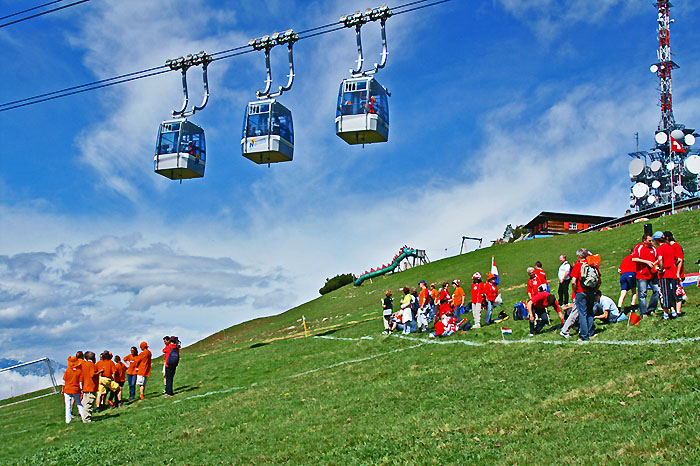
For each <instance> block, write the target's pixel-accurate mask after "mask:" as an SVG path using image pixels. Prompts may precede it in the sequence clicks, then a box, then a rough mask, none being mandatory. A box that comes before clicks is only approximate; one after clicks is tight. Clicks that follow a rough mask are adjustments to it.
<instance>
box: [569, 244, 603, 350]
mask: <svg viewBox="0 0 700 466" xmlns="http://www.w3.org/2000/svg"><path fill="white" fill-rule="evenodd" d="M588 256H590V253H589V252H588V250H587V249H586V248H579V249H578V250H577V251H576V257H577V258H578V261H577V262H576V264H574V266H573V268H572V269H571V288H572V295H573V296H574V303H576V309H578V324H579V337H580V339H581V341H588V340H590V339H591V338H595V337H596V335H595V330H594V327H593V304H594V301H595V296H594V293H595V290H597V289H598V288H599V287H600V270H599V269H598V265H597V264H595V263H590V261H588V260H587V258H588ZM596 276H597V283H595V281H596V280H595V277H596Z"/></svg>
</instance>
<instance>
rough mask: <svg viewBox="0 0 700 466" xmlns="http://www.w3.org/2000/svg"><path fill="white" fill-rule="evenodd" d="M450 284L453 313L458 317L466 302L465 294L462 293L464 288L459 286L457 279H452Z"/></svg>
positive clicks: (462, 312) (462, 311)
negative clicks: (452, 288) (452, 289)
mask: <svg viewBox="0 0 700 466" xmlns="http://www.w3.org/2000/svg"><path fill="white" fill-rule="evenodd" d="M452 286H454V288H455V289H454V291H453V292H452V303H451V304H452V309H453V314H454V316H455V317H456V318H458V319H459V316H460V315H461V314H464V305H465V304H466V302H467V295H466V294H465V293H464V288H462V287H461V286H459V280H458V279H456V278H455V279H454V280H452Z"/></svg>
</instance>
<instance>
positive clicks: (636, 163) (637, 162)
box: [629, 159, 646, 177]
mask: <svg viewBox="0 0 700 466" xmlns="http://www.w3.org/2000/svg"><path fill="white" fill-rule="evenodd" d="M645 165H646V164H645V163H644V160H642V159H632V161H631V162H630V166H629V170H630V176H631V177H635V176H639V175H641V174H642V172H643V171H644V167H645Z"/></svg>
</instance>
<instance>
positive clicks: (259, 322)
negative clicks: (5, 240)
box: [0, 213, 700, 466]
mask: <svg viewBox="0 0 700 466" xmlns="http://www.w3.org/2000/svg"><path fill="white" fill-rule="evenodd" d="M654 229H655V230H656V229H661V230H665V229H670V230H672V231H674V233H675V235H676V238H677V239H678V240H679V241H680V242H681V244H683V246H684V248H685V253H686V258H687V261H688V262H689V263H691V264H692V263H694V262H695V260H696V259H697V258H699V257H700V241H698V236H699V231H700V214H698V213H682V214H677V215H675V216H673V217H665V218H663V219H657V220H655V221H654ZM641 230H642V227H641V225H632V226H627V227H622V228H619V229H615V230H612V231H606V232H600V233H586V234H578V235H572V236H564V237H556V238H548V239H537V240H533V241H526V242H521V243H516V244H508V245H502V246H496V247H492V248H488V249H484V250H481V251H476V252H473V253H470V254H465V255H462V256H458V257H453V258H449V259H445V260H442V261H438V262H434V263H431V264H428V265H426V266H422V267H418V268H415V269H411V270H408V271H405V272H401V273H397V274H392V275H388V276H384V277H381V278H379V279H375V280H373V282H372V283H369V282H366V283H365V284H363V285H362V286H361V287H358V288H355V287H353V286H352V285H350V286H346V287H343V288H341V289H339V290H336V291H334V292H331V293H329V294H328V295H325V296H323V297H321V298H318V299H316V300H313V301H311V302H309V303H306V304H304V305H303V306H300V307H298V308H295V309H292V310H290V311H288V312H286V313H284V314H281V315H278V316H274V317H269V318H265V319H256V320H254V321H251V322H247V323H244V324H241V325H238V326H235V327H232V328H229V329H226V330H225V332H224V331H222V332H219V333H217V334H215V335H212V336H210V337H209V338H207V339H205V340H203V341H201V342H199V343H197V344H195V345H193V346H191V347H188V348H186V349H184V350H183V352H182V362H181V364H180V367H179V368H178V373H177V376H176V379H175V386H176V395H175V397H174V398H172V399H167V400H166V399H164V398H162V397H161V396H160V392H161V388H162V387H161V386H160V381H159V376H154V377H152V380H150V386H149V387H148V390H147V396H146V400H144V401H140V402H136V403H133V404H129V405H128V406H127V407H125V408H123V409H120V410H111V411H109V412H107V413H105V414H97V415H96V416H95V417H94V419H95V422H94V423H93V424H91V425H83V424H80V423H73V424H70V425H66V424H64V423H63V404H62V398H61V397H59V396H55V397H46V398H41V399H39V400H34V401H29V402H26V403H22V404H19V405H14V406H11V407H6V408H0V442H2V445H3V448H2V451H0V463H2V464H20V463H21V464H42V465H45V464H70V463H75V464H88V463H94V462H97V461H102V462H104V461H109V462H110V463H115V464H121V463H127V462H129V463H136V464H281V463H289V464H338V465H344V466H345V465H355V464H357V465H360V464H536V463H541V464H553V463H557V464H561V463H563V464H695V463H696V462H697V460H696V458H697V457H698V456H699V454H700V451H699V450H700V429H699V428H698V422H697V412H698V410H699V408H700V400H699V397H700V393H699V392H698V387H699V386H700V384H698V376H700V373H699V372H700V371H699V369H698V364H697V358H698V356H697V355H698V346H699V345H700V342H698V341H692V342H686V343H674V344H664V345H652V344H641V345H612V344H600V342H595V343H590V344H587V345H579V344H577V343H575V342H571V341H566V342H563V343H562V344H543V343H541V341H557V342H559V341H561V338H560V337H559V335H558V334H557V333H556V332H553V333H548V334H544V335H538V336H537V337H535V338H534V339H533V340H535V342H534V343H520V344H511V345H502V344H497V343H489V342H490V341H493V340H500V338H501V337H500V330H499V328H498V326H491V327H486V328H483V329H481V330H478V331H471V332H467V333H465V334H460V335H456V336H453V337H450V339H447V340H449V341H455V342H457V343H454V344H434V343H432V342H430V341H429V340H428V339H427V338H425V337H422V336H412V338H411V339H403V338H399V337H397V336H391V337H383V336H381V335H380V332H381V329H382V324H381V317H380V316H381V310H380V307H379V300H380V297H381V296H382V294H383V290H386V289H392V290H398V289H399V288H400V287H402V286H404V285H409V286H414V285H415V284H417V283H418V281H419V280H420V279H425V280H427V281H429V282H430V281H443V280H451V279H453V278H460V279H463V280H465V281H469V280H468V277H469V276H471V274H472V273H473V272H475V271H480V272H481V273H482V274H483V273H485V272H486V271H487V270H488V269H489V266H490V260H491V255H494V256H496V261H497V264H498V267H499V271H500V273H501V286H500V288H501V290H502V291H503V296H504V301H505V304H504V306H505V308H506V309H507V310H510V309H511V307H512V304H513V303H514V302H516V301H518V300H520V299H522V298H523V297H524V295H525V289H524V282H525V280H526V278H527V275H526V273H525V268H526V267H527V266H528V265H531V264H533V263H534V262H535V261H536V260H541V261H542V262H543V263H544V266H545V270H547V272H548V273H549V276H550V278H552V277H554V275H555V273H556V269H557V267H558V256H559V254H561V253H565V254H567V255H568V256H569V257H570V258H572V257H574V253H575V251H576V249H577V248H578V247H581V246H583V247H587V248H589V249H591V250H592V251H594V252H595V253H600V254H601V255H602V257H603V262H602V271H603V287H602V289H603V292H604V293H605V294H607V295H609V296H611V297H612V298H613V299H614V300H617V297H618V295H619V284H618V275H617V266H618V264H619V262H620V261H621V259H622V257H623V256H624V255H625V254H626V252H627V251H628V250H629V248H630V247H631V246H633V245H634V244H636V243H637V242H638V239H639V237H640V236H641V235H640V233H641ZM416 246H420V245H416ZM388 253H390V252H388ZM687 269H688V271H689V272H693V271H695V270H696V269H695V266H688V267H687ZM687 291H688V294H689V303H688V304H687V305H686V308H685V310H686V311H687V314H686V316H685V317H683V318H682V319H678V320H676V321H671V322H660V321H658V320H651V319H649V320H645V321H643V322H642V323H641V324H640V325H639V326H638V327H632V326H630V328H627V327H626V326H625V325H624V324H615V325H608V326H602V330H603V331H602V334H601V335H600V337H599V338H598V340H605V341H616V342H619V341H648V340H651V339H660V340H664V341H665V340H669V339H675V338H683V337H686V338H687V337H690V338H692V337H698V336H700V308H699V307H698V301H699V298H700V292H698V289H697V288H695V287H692V288H689V289H687ZM302 315H304V316H305V317H306V319H307V324H308V325H309V332H310V334H312V335H321V334H323V335H326V336H328V337H333V338H338V339H333V340H331V339H320V338H303V328H302V325H301V321H300V319H301V316H302ZM507 326H509V327H512V328H513V336H512V337H510V339H512V340H518V339H521V338H526V335H527V334H528V333H529V330H528V327H527V323H526V322H522V321H518V322H514V321H512V320H509V321H508V322H507ZM363 336H370V337H372V338H371V339H360V338H361V337H363ZM341 338H346V340H343V339H341ZM442 341H446V340H442ZM459 341H470V342H478V343H482V345H480V346H470V345H466V344H462V343H458V342H459ZM650 361H653V363H651V362H650Z"/></svg>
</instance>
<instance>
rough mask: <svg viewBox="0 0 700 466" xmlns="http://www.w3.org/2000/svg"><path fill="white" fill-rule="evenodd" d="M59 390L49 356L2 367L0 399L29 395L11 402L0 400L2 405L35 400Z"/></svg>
mask: <svg viewBox="0 0 700 466" xmlns="http://www.w3.org/2000/svg"><path fill="white" fill-rule="evenodd" d="M58 392H59V389H58V386H57V385H56V377H55V375H54V368H53V367H52V362H51V361H50V360H49V358H41V359H37V360H36V361H30V362H24V363H19V364H14V365H12V366H10V367H5V368H3V369H0V400H6V399H8V398H13V397H18V396H22V395H27V396H26V397H22V399H21V400H17V401H13V402H9V403H5V402H2V401H0V405H1V406H0V407H4V406H10V405H13V404H16V403H21V402H23V401H28V400H34V399H36V398H41V397H44V396H48V395H53V394H55V393H58ZM8 401H10V400H8Z"/></svg>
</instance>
